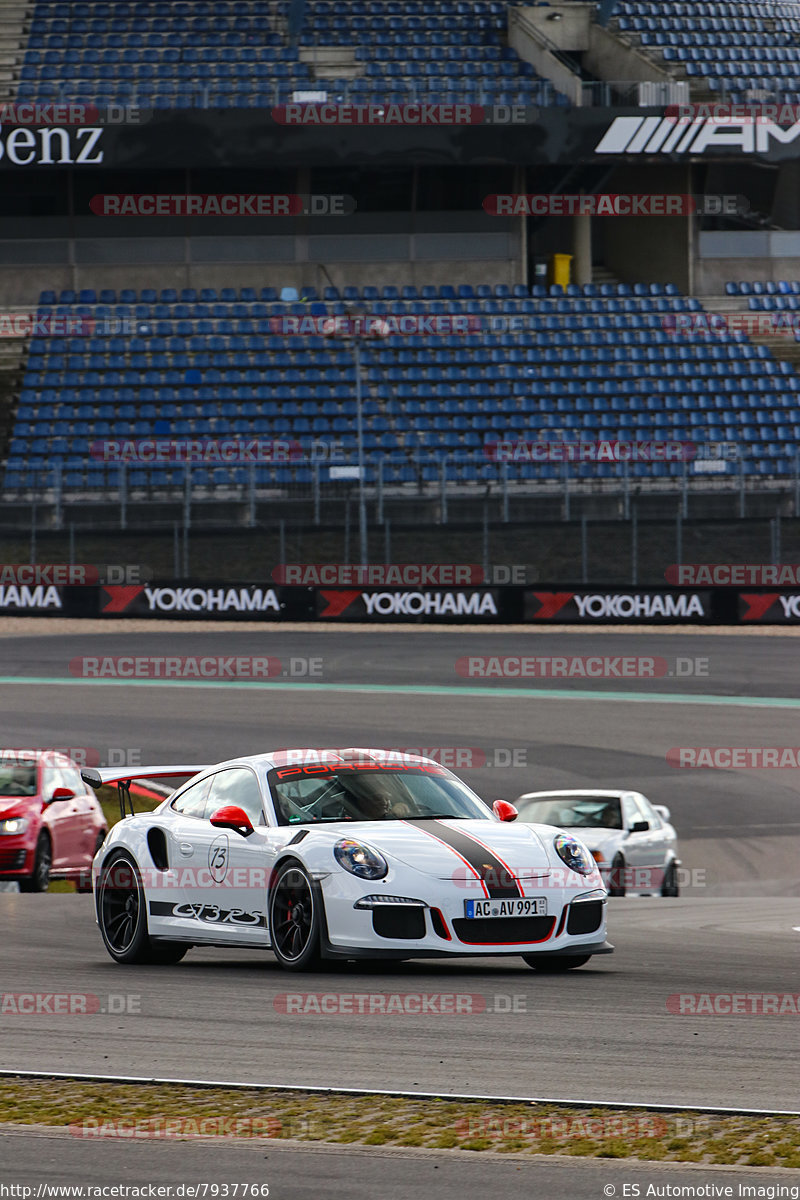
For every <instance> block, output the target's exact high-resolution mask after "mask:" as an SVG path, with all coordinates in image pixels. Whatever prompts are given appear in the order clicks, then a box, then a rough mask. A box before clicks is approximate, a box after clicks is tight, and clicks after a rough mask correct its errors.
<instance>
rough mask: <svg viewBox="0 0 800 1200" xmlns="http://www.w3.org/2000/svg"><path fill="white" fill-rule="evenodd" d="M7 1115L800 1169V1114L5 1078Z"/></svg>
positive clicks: (143, 1135) (220, 1133)
mask: <svg viewBox="0 0 800 1200" xmlns="http://www.w3.org/2000/svg"><path fill="white" fill-rule="evenodd" d="M0 1122H9V1123H14V1124H23V1125H24V1124H37V1125H52V1126H55V1127H59V1128H67V1129H69V1132H70V1133H71V1134H72V1136H74V1137H79V1138H98V1137H103V1138H108V1137H111V1138H123V1139H127V1140H132V1139H136V1140H140V1139H142V1140H144V1139H147V1138H157V1139H164V1140H167V1139H169V1140H191V1139H196V1138H207V1137H211V1138H215V1137H219V1138H225V1139H228V1140H229V1139H231V1138H265V1137H267V1138H273V1139H279V1140H280V1139H286V1138H291V1139H295V1140H298V1141H301V1142H328V1143H336V1144H343V1143H344V1144H349V1143H355V1144H359V1145H366V1146H394V1147H403V1146H408V1147H415V1148H416V1147H425V1148H429V1149H438V1150H449V1149H457V1150H473V1151H475V1152H476V1153H480V1152H481V1151H487V1150H489V1151H496V1152H500V1153H514V1154H532V1155H533V1154H570V1155H575V1156H577V1157H583V1158H627V1159H633V1160H645V1161H655V1160H657V1161H662V1162H692V1163H702V1164H724V1165H726V1166H746V1167H786V1168H795V1169H796V1168H798V1167H800V1117H778V1116H775V1117H746V1116H715V1115H706V1114H698V1113H692V1112H681V1111H680V1110H677V1109H676V1110H675V1111H674V1112H669V1113H653V1112H647V1111H645V1110H643V1109H642V1110H634V1109H631V1110H620V1109H614V1108H612V1107H601V1106H597V1107H595V1108H592V1109H585V1108H580V1109H578V1108H569V1107H566V1106H561V1105H546V1104H497V1103H493V1102H491V1101H474V1102H465V1101H461V1100H448V1099H444V1098H442V1099H436V1100H427V1099H425V1100H422V1099H420V1100H410V1099H405V1098H397V1097H388V1096H350V1095H343V1094H330V1095H315V1094H308V1093H302V1092H282V1091H279V1090H274V1091H262V1090H248V1089H236V1090H233V1089H226V1088H211V1087H209V1088H197V1087H191V1086H188V1085H183V1084H110V1083H101V1082H98V1083H90V1082H79V1081H70V1080H59V1079H48V1080H29V1079H24V1078H8V1079H4V1080H3V1082H2V1089H0Z"/></svg>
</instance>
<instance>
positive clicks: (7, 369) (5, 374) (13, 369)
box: [0, 338, 29, 461]
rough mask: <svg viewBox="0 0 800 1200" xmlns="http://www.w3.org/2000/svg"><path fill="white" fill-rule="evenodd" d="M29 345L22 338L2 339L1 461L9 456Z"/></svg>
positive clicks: (0, 390)
mask: <svg viewBox="0 0 800 1200" xmlns="http://www.w3.org/2000/svg"><path fill="white" fill-rule="evenodd" d="M28 345H29V343H28V342H27V341H26V340H23V339H21V338H0V461H3V460H5V459H6V457H7V456H8V447H9V444H10V442H11V431H12V428H13V425H14V421H15V418H16V411H17V404H18V403H19V394H20V391H21V390H22V381H23V379H24V376H25V364H26V361H27V358H28Z"/></svg>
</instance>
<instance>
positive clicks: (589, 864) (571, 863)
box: [553, 833, 597, 875]
mask: <svg viewBox="0 0 800 1200" xmlns="http://www.w3.org/2000/svg"><path fill="white" fill-rule="evenodd" d="M553 845H554V846H555V848H556V854H557V855H558V857H559V858H560V859H561V861H562V862H564V863H566V864H567V866H568V867H569V869H570V871H577V873H578V874H579V875H591V874H592V872H593V871H596V870H597V864H596V862H595V861H594V859H593V858H592V856H591V854H590V853H589V851H588V850H587V849H586V847H585V846H584V844H583V842H579V841H578V839H577V838H576V837H573V836H572V834H571V833H557V834H556V836H555V837H554V838H553Z"/></svg>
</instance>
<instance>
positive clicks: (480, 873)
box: [405, 817, 525, 900]
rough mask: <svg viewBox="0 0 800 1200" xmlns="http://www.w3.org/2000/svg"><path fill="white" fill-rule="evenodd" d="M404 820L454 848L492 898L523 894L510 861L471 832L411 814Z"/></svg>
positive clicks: (505, 898) (504, 898)
mask: <svg viewBox="0 0 800 1200" xmlns="http://www.w3.org/2000/svg"><path fill="white" fill-rule="evenodd" d="M405 823H406V825H413V826H414V828H415V829H419V830H421V831H422V832H423V833H427V834H428V836H429V837H433V838H436V840H437V841H438V842H443V843H444V844H445V845H446V846H449V847H450V849H451V850H454V851H455V853H456V854H457V855H458V857H459V858H460V859H461V860H462V862H465V863H466V864H467V866H468V867H470V868H471V869H472V870H473V871H474V872H475V874H476V876H477V877H478V879H480V881H481V883H482V884H483V887H484V890H485V892H486V895H487V896H488V897H489V899H490V900H511V899H514V898H515V897H517V896H524V894H525V893H524V892H523V890H522V888H521V886H520V884H519V882H518V881H517V880H516V879H515V878H514V874H513V872H512V871H511V870H510V869H509V867H508V865H507V863H504V862H503V860H502V859H500V858H498V857H497V856H496V855H495V854H494V853H493V852H492V851H491V850H489V849H488V847H486V846H484V845H483V843H482V842H479V841H478V840H477V839H476V838H473V837H472V836H471V835H470V834H468V833H464V831H463V830H461V829H453V828H452V826H450V825H444V824H442V823H441V822H439V821H420V820H414V818H413V817H412V818H408V819H407V820H406V822H405Z"/></svg>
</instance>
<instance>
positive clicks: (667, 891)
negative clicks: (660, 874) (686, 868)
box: [661, 859, 680, 898]
mask: <svg viewBox="0 0 800 1200" xmlns="http://www.w3.org/2000/svg"><path fill="white" fill-rule="evenodd" d="M661 895H662V896H669V897H673V898H674V897H677V896H679V895H680V885H679V884H678V868H677V867H676V866H675V860H674V859H673V860H672V862H671V863H670V864H669V866H668V867H667V869H666V871H665V872H664V878H663V880H662V882H661Z"/></svg>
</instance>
